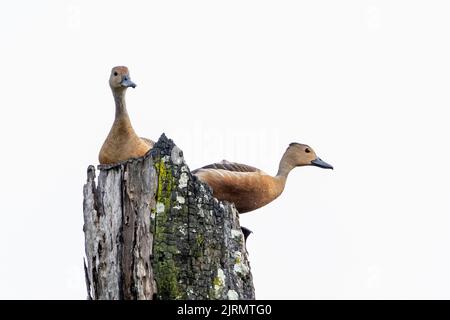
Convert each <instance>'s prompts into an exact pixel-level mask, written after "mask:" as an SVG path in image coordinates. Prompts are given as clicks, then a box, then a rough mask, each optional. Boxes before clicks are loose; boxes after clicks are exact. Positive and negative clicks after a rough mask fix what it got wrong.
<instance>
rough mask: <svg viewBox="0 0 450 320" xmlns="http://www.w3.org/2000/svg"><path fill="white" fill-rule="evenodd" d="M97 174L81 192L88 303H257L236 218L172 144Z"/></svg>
mask: <svg viewBox="0 0 450 320" xmlns="http://www.w3.org/2000/svg"><path fill="white" fill-rule="evenodd" d="M99 170H100V173H99V177H98V183H97V186H96V182H95V176H96V172H95V168H94V167H93V166H89V168H88V172H87V183H86V185H85V186H84V190H83V193H84V202H83V211H84V228H83V230H84V233H85V249H86V260H87V264H86V263H85V271H86V284H87V290H88V298H89V299H254V298H255V293H254V288H253V280H252V275H251V272H250V265H249V261H248V256H247V250H246V248H245V241H244V236H243V234H242V231H241V228H240V225H239V214H238V212H237V211H236V209H235V207H234V205H233V204H230V203H226V202H219V201H218V200H217V199H215V198H214V197H213V196H212V193H211V189H210V188H209V187H208V185H206V184H204V183H202V182H200V181H199V180H198V179H197V178H196V177H195V176H193V175H192V174H191V172H190V170H189V168H188V166H187V165H186V163H185V162H184V158H183V153H182V151H181V150H180V149H179V148H178V147H177V146H175V144H174V143H173V142H172V140H169V139H167V137H166V136H165V135H164V134H163V135H162V136H161V137H160V139H159V141H158V142H157V143H156V144H155V146H154V148H153V149H152V150H151V151H149V153H147V155H145V156H144V157H142V158H138V159H132V160H128V161H125V162H123V163H119V164H115V165H100V166H99Z"/></svg>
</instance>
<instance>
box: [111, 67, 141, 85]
mask: <svg viewBox="0 0 450 320" xmlns="http://www.w3.org/2000/svg"><path fill="white" fill-rule="evenodd" d="M109 86H110V87H111V89H112V90H113V91H125V90H126V89H127V88H129V87H132V88H136V84H135V83H134V82H133V81H131V79H130V72H129V71H128V68H127V67H123V66H118V67H114V68H112V70H111V76H110V77H109Z"/></svg>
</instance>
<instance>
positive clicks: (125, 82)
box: [120, 77, 136, 88]
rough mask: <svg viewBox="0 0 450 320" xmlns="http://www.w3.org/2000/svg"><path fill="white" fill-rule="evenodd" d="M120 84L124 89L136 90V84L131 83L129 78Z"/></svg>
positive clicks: (125, 78)
mask: <svg viewBox="0 0 450 320" xmlns="http://www.w3.org/2000/svg"><path fill="white" fill-rule="evenodd" d="M120 84H121V85H122V87H125V88H129V87H132V88H136V84H135V83H134V82H133V81H131V80H130V78H128V77H123V79H122V82H121V83H120Z"/></svg>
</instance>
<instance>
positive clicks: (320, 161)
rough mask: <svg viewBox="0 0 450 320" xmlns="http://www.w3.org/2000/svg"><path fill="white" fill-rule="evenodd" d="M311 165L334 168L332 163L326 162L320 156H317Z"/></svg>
mask: <svg viewBox="0 0 450 320" xmlns="http://www.w3.org/2000/svg"><path fill="white" fill-rule="evenodd" d="M311 165H312V166H316V167H319V168H324V169H332V170H333V166H332V165H331V164H328V163H326V162H325V161H323V160H322V159H320V158H317V159H315V160H312V161H311Z"/></svg>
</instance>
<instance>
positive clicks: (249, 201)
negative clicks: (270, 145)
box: [192, 143, 333, 213]
mask: <svg viewBox="0 0 450 320" xmlns="http://www.w3.org/2000/svg"><path fill="white" fill-rule="evenodd" d="M308 165H311V166H316V167H320V168H324V169H333V167H332V166H331V165H330V164H328V163H326V162H325V161H323V160H321V159H320V158H318V157H317V156H316V153H315V152H314V150H313V149H312V148H311V147H309V146H307V145H305V144H300V143H291V144H290V145H289V147H288V148H287V150H286V152H285V153H284V155H283V157H282V158H281V161H280V165H279V169H278V173H277V175H276V176H274V177H273V176H270V175H268V174H267V173H265V172H264V171H261V170H259V169H257V168H254V167H251V166H248V165H245V164H239V163H235V162H228V161H226V160H223V161H222V162H220V163H214V164H210V165H207V166H205V167H202V168H199V169H196V170H194V171H192V173H193V174H194V175H196V176H197V177H198V178H199V179H200V180H201V181H203V182H206V183H207V184H208V185H209V186H210V187H211V188H212V190H213V195H214V197H216V198H217V199H219V200H226V201H228V202H233V203H234V204H235V206H236V209H237V210H238V211H239V213H245V212H249V211H253V210H256V209H258V208H261V207H262V206H265V205H266V204H268V203H270V202H272V201H273V200H275V199H276V198H277V197H278V196H279V195H280V194H281V193H282V192H283V190H284V186H285V185H286V179H287V177H288V175H289V172H291V170H292V169H294V168H295V167H299V166H308Z"/></svg>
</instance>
